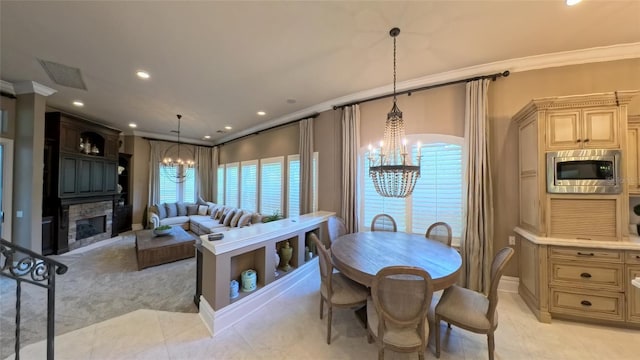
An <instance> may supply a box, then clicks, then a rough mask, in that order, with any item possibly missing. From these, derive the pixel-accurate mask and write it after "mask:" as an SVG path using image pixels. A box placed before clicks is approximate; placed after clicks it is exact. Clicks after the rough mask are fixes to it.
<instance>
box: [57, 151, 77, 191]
mask: <svg viewBox="0 0 640 360" xmlns="http://www.w3.org/2000/svg"><path fill="white" fill-rule="evenodd" d="M77 172H78V159H76V158H72V157H62V158H61V159H60V197H64V196H69V195H74V194H75V193H76V192H77V191H78V183H77V176H76V175H77Z"/></svg>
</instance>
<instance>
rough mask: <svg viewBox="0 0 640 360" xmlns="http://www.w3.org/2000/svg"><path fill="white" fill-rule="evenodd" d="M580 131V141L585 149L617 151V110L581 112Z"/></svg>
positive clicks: (606, 109) (588, 110)
mask: <svg viewBox="0 0 640 360" xmlns="http://www.w3.org/2000/svg"><path fill="white" fill-rule="evenodd" d="M582 119H583V125H582V129H581V130H582V131H581V134H580V140H581V142H582V144H583V147H585V148H594V149H618V148H620V141H619V140H618V128H619V124H618V109H617V108H615V107H613V108H604V109H585V110H582Z"/></svg>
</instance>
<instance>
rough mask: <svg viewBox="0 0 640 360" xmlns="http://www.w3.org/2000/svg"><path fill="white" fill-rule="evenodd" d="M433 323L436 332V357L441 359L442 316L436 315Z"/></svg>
mask: <svg viewBox="0 0 640 360" xmlns="http://www.w3.org/2000/svg"><path fill="white" fill-rule="evenodd" d="M433 323H434V326H433V327H434V328H435V330H436V357H437V358H440V316H438V315H436V316H435V319H433Z"/></svg>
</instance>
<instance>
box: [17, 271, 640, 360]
mask: <svg viewBox="0 0 640 360" xmlns="http://www.w3.org/2000/svg"><path fill="white" fill-rule="evenodd" d="M319 282H320V281H319V276H318V274H314V275H313V276H312V277H309V278H307V279H306V281H305V282H302V283H299V284H298V285H296V286H295V288H294V289H293V291H291V292H290V293H288V294H286V295H283V296H281V297H279V298H277V299H276V300H274V301H273V302H271V303H269V304H267V305H266V306H264V307H263V308H261V309H259V310H258V311H257V312H256V313H254V314H253V315H252V316H251V317H250V318H249V319H245V320H243V321H241V322H240V323H238V324H236V325H235V326H233V327H232V328H229V329H227V330H226V331H224V332H223V333H221V334H220V335H218V336H216V337H215V338H211V337H210V336H209V333H208V331H207V329H206V328H205V327H204V325H203V324H202V322H201V320H200V318H199V316H198V315H197V314H186V313H172V312H163V311H152V310H138V311H134V312H132V313H129V314H126V315H123V316H119V317H116V318H113V319H110V320H107V321H104V322H101V323H97V324H94V325H91V326H88V327H86V328H83V329H79V330H76V331H72V332H69V333H67V334H64V335H60V336H57V337H56V340H55V349H56V357H55V358H56V359H59V360H62V359H153V360H163V359H225V360H230V359H375V358H377V348H376V346H375V344H368V343H367V336H366V330H365V329H363V328H362V327H361V326H360V325H359V323H358V322H357V321H356V319H355V317H354V314H353V313H352V312H351V311H349V310H334V320H333V330H332V342H331V345H327V344H326V342H325V339H326V336H325V335H326V333H325V331H326V322H325V321H326V318H325V320H320V319H319V317H318V310H319V309H318V306H319V303H318V301H319V292H318V289H319ZM498 311H499V313H500V326H499V327H498V330H497V331H496V354H495V355H496V359H536V360H537V359H543V360H544V359H580V360H589V359H615V360H618V359H629V360H631V359H639V358H640V331H637V330H625V329H618V328H610V327H601V326H595V325H585V324H579V323H573V322H564V321H558V320H554V322H553V323H552V324H542V323H539V322H538V321H537V320H536V319H535V317H534V316H533V315H532V314H531V312H530V311H529V310H528V308H527V307H526V305H525V304H524V303H523V302H522V300H521V299H520V297H519V296H518V295H517V294H514V293H507V292H501V293H500V303H499V305H498ZM442 328H443V353H442V356H441V359H443V360H447V359H487V352H486V351H487V350H486V349H487V348H486V337H485V336H482V335H476V334H472V333H469V332H466V331H464V330H462V329H459V328H455V327H454V328H453V329H452V330H451V331H449V332H447V330H446V325H444V326H443V327H442ZM433 349H434V348H433V346H431V347H430V349H429V350H428V351H427V353H426V358H427V359H434V358H435V356H434V355H433ZM45 354H46V343H45V342H44V341H42V342H39V343H35V344H32V345H29V346H26V347H25V348H23V349H22V351H21V359H44V358H45ZM385 355H386V356H385V358H386V359H417V358H418V357H417V354H415V353H413V354H398V353H393V352H391V351H387V352H386V354H385ZM9 359H13V356H11V357H9Z"/></svg>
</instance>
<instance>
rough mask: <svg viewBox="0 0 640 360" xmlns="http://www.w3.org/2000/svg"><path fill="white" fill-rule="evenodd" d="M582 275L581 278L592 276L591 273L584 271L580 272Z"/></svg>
mask: <svg viewBox="0 0 640 360" xmlns="http://www.w3.org/2000/svg"><path fill="white" fill-rule="evenodd" d="M580 277H581V278H585V279H588V278H590V277H591V274H589V273H582V274H580Z"/></svg>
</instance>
